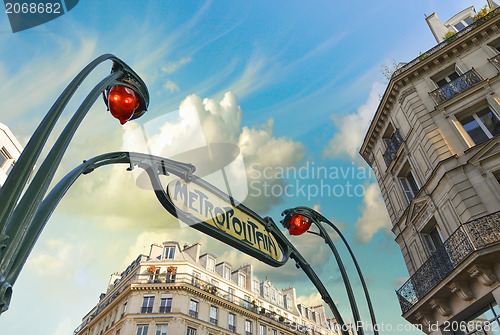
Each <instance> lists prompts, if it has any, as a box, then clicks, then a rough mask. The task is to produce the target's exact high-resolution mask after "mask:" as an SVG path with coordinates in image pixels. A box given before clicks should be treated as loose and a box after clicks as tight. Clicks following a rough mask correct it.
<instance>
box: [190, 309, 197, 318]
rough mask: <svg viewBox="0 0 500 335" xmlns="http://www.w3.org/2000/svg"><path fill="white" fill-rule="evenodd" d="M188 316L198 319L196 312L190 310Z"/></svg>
mask: <svg viewBox="0 0 500 335" xmlns="http://www.w3.org/2000/svg"><path fill="white" fill-rule="evenodd" d="M189 316H191V317H193V318H196V319H197V318H198V312H197V311H194V310H192V309H190V310H189Z"/></svg>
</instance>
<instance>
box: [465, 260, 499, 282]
mask: <svg viewBox="0 0 500 335" xmlns="http://www.w3.org/2000/svg"><path fill="white" fill-rule="evenodd" d="M467 272H469V275H470V276H471V278H476V279H477V280H478V281H479V282H480V283H481V284H483V285H484V286H490V285H491V284H493V283H495V282H496V281H497V280H498V279H497V276H496V275H495V273H494V272H493V271H492V270H491V268H490V267H489V266H485V265H477V264H474V265H473V266H471V267H470V268H469V269H468V270H467Z"/></svg>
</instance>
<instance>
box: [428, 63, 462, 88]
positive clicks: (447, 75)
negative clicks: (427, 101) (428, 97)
mask: <svg viewBox="0 0 500 335" xmlns="http://www.w3.org/2000/svg"><path fill="white" fill-rule="evenodd" d="M461 74H462V72H461V71H460V70H459V69H458V68H457V67H456V66H455V65H453V66H452V67H450V68H447V69H446V70H444V71H442V72H440V73H438V74H437V75H435V76H433V77H432V78H431V79H432V80H433V81H434V82H435V83H436V85H437V86H438V87H440V88H441V87H444V86H446V85H448V84H449V83H451V82H452V81H454V80H456V79H458V78H459V77H460V75H461Z"/></svg>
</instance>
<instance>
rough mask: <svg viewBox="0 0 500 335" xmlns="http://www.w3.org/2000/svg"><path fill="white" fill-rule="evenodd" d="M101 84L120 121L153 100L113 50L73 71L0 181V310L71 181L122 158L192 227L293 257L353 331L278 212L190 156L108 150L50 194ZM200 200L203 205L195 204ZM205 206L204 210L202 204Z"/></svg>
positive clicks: (250, 250) (276, 262) (248, 249)
mask: <svg viewBox="0 0 500 335" xmlns="http://www.w3.org/2000/svg"><path fill="white" fill-rule="evenodd" d="M105 60H112V61H113V67H112V71H111V74H110V75H109V76H108V77H106V78H105V79H103V80H102V81H101V82H99V83H98V84H97V85H96V86H95V87H94V89H93V90H92V91H91V92H90V93H89V94H88V96H87V97H86V98H85V100H84V101H83V103H82V104H81V106H80V107H79V108H78V110H77V111H76V112H75V114H74V115H73V117H72V118H71V120H70V121H69V122H68V124H67V125H66V127H65V128H64V130H63V131H62V133H61V134H60V136H59V138H58V139H57V141H56V143H55V144H54V146H53V147H52V148H51V150H50V152H49V154H48V155H47V157H46V158H45V160H44V161H43V162H42V164H41V166H40V168H39V170H38V172H37V173H36V175H35V177H34V178H33V180H32V181H31V183H30V184H29V186H28V188H27V190H26V192H25V194H24V195H23V196H22V197H21V193H22V191H23V189H24V187H25V185H26V184H27V181H28V178H29V175H30V173H31V171H32V169H33V167H34V165H35V162H36V161H37V159H38V157H39V155H40V152H41V151H42V149H43V147H44V145H45V143H46V141H47V138H48V136H49V134H50V133H51V131H52V129H53V127H54V125H55V123H56V121H57V119H58V118H59V116H60V114H61V112H62V110H63V109H64V107H65V106H66V104H67V103H68V101H69V99H70V98H71V96H72V95H73V94H74V92H75V91H76V89H77V88H78V86H79V85H80V84H81V82H82V81H83V80H84V79H85V78H86V76H87V75H88V74H89V73H90V72H91V71H92V70H93V69H94V68H95V67H96V66H97V65H98V64H100V63H102V62H103V61H105ZM101 92H103V96H104V101H105V103H106V104H107V105H108V109H109V111H110V112H111V114H112V115H113V116H114V117H116V118H117V119H119V121H120V123H121V124H124V123H125V122H127V121H128V120H132V119H135V118H138V117H140V116H141V115H142V114H144V112H145V111H146V109H147V107H148V105H149V94H148V91H147V88H146V85H145V84H144V82H143V81H142V80H141V78H139V76H138V75H137V74H136V73H135V72H134V71H133V70H132V69H131V68H130V67H128V66H127V65H126V64H125V63H123V62H122V61H121V60H119V59H118V58H116V57H115V56H113V55H110V54H107V55H103V56H100V57H98V58H97V59H95V60H94V61H93V62H91V63H90V64H89V65H87V67H85V68H84V69H83V70H82V71H81V72H80V73H79V74H78V75H77V76H76V77H75V79H74V80H73V81H72V82H71V83H70V84H69V85H68V87H67V88H66V89H65V91H64V92H63V93H62V94H61V96H60V97H59V98H58V100H57V101H56V102H55V103H54V105H53V106H52V108H51V109H50V110H49V112H48V113H47V115H46V116H45V118H44V119H43V121H42V122H41V123H40V125H39V127H38V128H37V130H36V131H35V133H34V134H33V135H32V137H31V139H30V141H29V143H28V145H27V146H26V148H25V149H24V151H23V153H22V154H21V156H20V158H19V160H18V162H17V164H16V165H15V166H14V168H13V169H12V171H11V173H10V174H9V177H8V178H7V180H6V182H5V184H4V186H3V188H2V189H0V203H1V204H2V207H1V208H0V232H1V235H0V243H1V245H0V251H1V253H0V313H2V312H4V311H5V310H7V309H8V307H9V302H10V299H11V296H12V285H13V284H14V282H15V281H16V279H17V277H18V275H19V273H20V271H21V269H22V267H23V265H24V263H25V262H26V260H27V258H28V256H29V254H30V252H31V250H32V248H33V246H34V245H35V243H36V240H37V239H38V237H39V235H40V233H41V232H42V230H43V228H44V226H45V223H46V222H47V220H48V219H49V217H50V215H51V214H52V212H53V211H54V209H55V207H56V206H57V204H58V203H59V201H60V200H61V199H62V197H63V196H64V194H66V192H67V190H68V189H69V188H70V187H71V185H72V184H73V183H74V182H75V181H76V179H77V178H78V177H79V176H81V175H82V174H88V173H90V172H92V171H94V170H95V169H96V168H98V167H100V166H104V165H109V164H120V163H121V164H129V166H130V167H129V168H128V170H132V169H134V168H135V167H139V168H142V169H144V170H145V171H146V173H147V174H148V176H149V178H150V180H151V183H152V186H153V188H154V191H155V194H156V197H157V198H158V200H159V201H160V203H161V204H162V205H163V207H164V208H165V209H166V210H167V211H168V212H169V213H170V214H172V215H173V216H174V217H176V218H178V219H180V220H182V221H183V222H185V223H187V224H189V225H190V226H191V227H192V228H194V229H197V230H199V231H201V232H203V233H206V234H208V235H210V236H212V237H214V238H217V239H219V240H220V241H222V242H224V243H226V244H228V245H231V246H233V247H235V248H237V249H239V250H240V251H242V252H245V253H246V254H248V255H250V256H252V257H254V258H257V259H259V260H260V261H262V262H264V263H266V264H268V265H271V266H274V267H279V266H282V265H284V264H285V263H286V262H287V261H288V260H289V259H293V260H294V261H295V264H296V266H297V268H301V269H302V270H303V271H304V272H305V273H306V275H307V277H308V278H309V279H310V280H311V281H312V283H313V284H314V285H315V287H316V288H317V289H318V291H319V293H320V294H321V297H322V298H323V300H324V301H325V302H326V303H327V304H328V306H329V307H330V309H331V310H332V313H333V315H334V317H335V319H336V320H337V322H338V323H339V324H340V326H341V329H340V331H341V333H342V334H343V335H349V332H348V330H347V328H346V326H345V323H344V321H343V319H342V316H341V315H340V313H339V311H338V309H337V307H336V306H335V303H334V301H333V299H332V298H331V296H330V294H329V293H328V291H327V290H326V288H325V287H324V285H323V283H322V282H321V280H320V279H319V277H318V276H317V275H316V273H315V272H314V270H313V269H312V268H311V266H310V265H309V263H308V262H307V261H306V260H305V259H304V257H303V256H302V255H301V254H300V253H299V251H298V250H297V249H296V248H295V247H294V246H293V244H292V243H291V242H290V241H289V240H288V239H287V238H286V237H285V236H284V235H283V234H282V232H281V231H280V230H279V229H278V227H277V226H276V224H275V223H274V222H273V220H272V219H271V218H269V217H265V218H262V217H260V216H259V215H258V214H256V213H255V212H253V211H252V210H251V209H249V208H247V207H246V206H244V205H243V204H238V205H236V202H235V201H234V199H232V197H230V196H229V195H227V194H225V193H223V192H222V191H220V190H219V189H217V188H216V187H215V186H213V185H211V184H210V183H208V182H206V181H205V180H203V179H202V178H200V177H198V176H196V175H194V172H195V167H194V166H193V165H191V164H186V163H182V162H178V161H174V160H171V159H167V158H163V157H158V156H152V155H148V154H140V153H129V152H114V153H107V154H103V155H100V156H97V157H94V158H92V159H89V160H88V161H84V162H83V164H81V165H80V166H78V167H76V168H75V169H73V171H71V172H70V173H68V174H67V175H66V176H65V177H64V178H63V179H62V180H61V181H60V182H59V183H58V184H57V185H56V186H55V187H54V188H53V189H52V190H51V191H50V193H49V194H47V191H48V187H49V184H50V182H51V181H52V179H53V177H54V174H55V172H56V169H57V167H58V166H59V163H60V161H61V159H62V157H63V155H64V152H65V151H66V149H67V147H68V145H69V142H70V141H71V139H72V138H73V135H74V133H75V131H76V129H77V128H78V126H79V125H80V123H81V121H82V120H83V118H84V117H85V115H86V114H87V112H88V110H89V109H90V107H91V106H92V104H93V103H94V102H95V100H96V99H97V98H98V96H99V95H100V94H101ZM161 175H163V176H171V175H173V176H176V177H177V178H178V179H175V180H173V181H172V182H170V183H169V184H168V185H167V186H166V187H164V186H163V185H162V183H161V181H160V177H159V176H161ZM46 194H47V195H46ZM19 199H20V200H19ZM18 200H19V202H18ZM194 203H196V208H200V210H196V209H195V207H193V206H194ZM203 207H205V211H202V210H201V208H203ZM203 213H205V214H203ZM208 213H210V215H208ZM318 215H319V213H318ZM325 220H326V219H325ZM287 222H288V221H287ZM307 228H308V227H307ZM339 234H340V232H339ZM325 236H327V235H325ZM342 238H343V237H342ZM344 242H345V240H344ZM331 246H333V244H332V245H331ZM349 250H350V249H349ZM351 255H352V253H351ZM356 265H357V263H356ZM363 285H364V280H363ZM366 293H367V292H366ZM373 320H374V318H373Z"/></svg>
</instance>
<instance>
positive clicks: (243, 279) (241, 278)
mask: <svg viewBox="0 0 500 335" xmlns="http://www.w3.org/2000/svg"><path fill="white" fill-rule="evenodd" d="M238 285H239V286H241V287H243V288H247V276H245V274H244V273H239V274H238Z"/></svg>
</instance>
